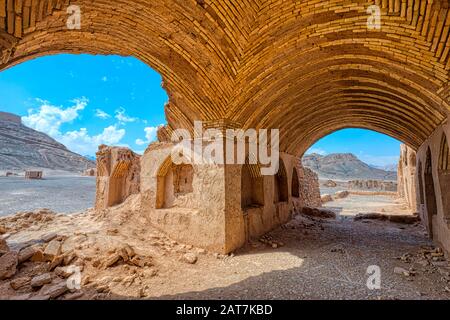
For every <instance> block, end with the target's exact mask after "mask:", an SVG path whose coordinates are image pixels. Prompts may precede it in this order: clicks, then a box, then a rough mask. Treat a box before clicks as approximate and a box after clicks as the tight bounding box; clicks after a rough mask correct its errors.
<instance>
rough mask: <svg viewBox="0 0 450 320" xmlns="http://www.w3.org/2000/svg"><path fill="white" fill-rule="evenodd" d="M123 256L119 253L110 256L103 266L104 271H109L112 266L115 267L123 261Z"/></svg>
mask: <svg viewBox="0 0 450 320" xmlns="http://www.w3.org/2000/svg"><path fill="white" fill-rule="evenodd" d="M121 258H122V257H121V255H120V254H119V253H117V252H116V253H113V254H112V255H110V256H109V257H108V258H107V259H106V260H105V261H104V262H103V264H102V268H103V269H107V268H109V267H111V266H113V265H114V264H115V263H116V262H118V261H119V260H120V259H121Z"/></svg>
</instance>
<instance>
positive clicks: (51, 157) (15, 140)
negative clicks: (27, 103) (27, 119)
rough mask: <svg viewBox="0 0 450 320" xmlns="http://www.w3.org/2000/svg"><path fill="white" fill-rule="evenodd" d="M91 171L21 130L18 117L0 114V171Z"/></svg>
mask: <svg viewBox="0 0 450 320" xmlns="http://www.w3.org/2000/svg"><path fill="white" fill-rule="evenodd" d="M92 167H95V162H93V161H91V160H89V159H86V158H85V157H82V156H80V155H79V154H76V153H74V152H72V151H70V150H68V149H67V148H66V147H65V146H64V145H62V144H61V143H59V142H57V141H55V140H54V139H52V138H50V137H49V136H47V135H46V134H44V133H41V132H38V131H35V130H33V129H30V128H28V127H26V126H24V125H23V124H22V122H21V119H20V117H18V116H16V115H13V114H10V113H4V112H0V170H26V169H51V170H63V171H71V172H80V171H83V170H86V169H88V168H92Z"/></svg>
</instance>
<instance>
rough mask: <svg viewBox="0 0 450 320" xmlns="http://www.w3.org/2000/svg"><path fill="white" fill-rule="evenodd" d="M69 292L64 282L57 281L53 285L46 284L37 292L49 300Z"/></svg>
mask: <svg viewBox="0 0 450 320" xmlns="http://www.w3.org/2000/svg"><path fill="white" fill-rule="evenodd" d="M67 291H69V288H68V287H67V283H66V281H65V280H57V281H55V282H54V283H51V284H46V285H44V286H43V287H42V289H41V290H40V291H39V295H42V296H44V297H46V296H48V297H49V299H56V298H58V297H59V296H61V295H63V294H65V293H66V292H67Z"/></svg>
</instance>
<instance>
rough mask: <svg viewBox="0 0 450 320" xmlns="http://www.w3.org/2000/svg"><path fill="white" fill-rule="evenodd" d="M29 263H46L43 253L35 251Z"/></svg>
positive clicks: (38, 250)
mask: <svg viewBox="0 0 450 320" xmlns="http://www.w3.org/2000/svg"><path fill="white" fill-rule="evenodd" d="M31 261H33V262H44V261H46V259H45V257H44V252H42V250H40V249H37V250H36V251H35V252H34V254H33V256H32V257H31Z"/></svg>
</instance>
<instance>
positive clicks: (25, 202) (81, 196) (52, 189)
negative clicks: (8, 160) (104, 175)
mask: <svg viewBox="0 0 450 320" xmlns="http://www.w3.org/2000/svg"><path fill="white" fill-rule="evenodd" d="M94 201H95V177H79V176H78V177H77V176H68V175H66V176H54V175H49V174H47V175H44V179H43V180H25V178H24V177H20V176H19V177H0V203H1V205H0V216H5V215H9V214H14V213H16V212H19V211H30V210H34V209H36V208H49V209H51V210H53V211H56V212H60V213H63V212H64V213H74V212H79V211H82V210H86V209H88V208H91V207H93V206H94Z"/></svg>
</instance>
